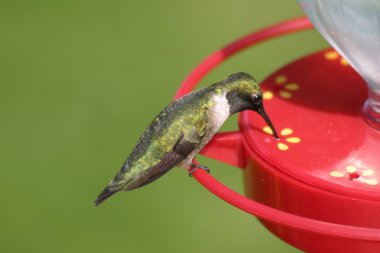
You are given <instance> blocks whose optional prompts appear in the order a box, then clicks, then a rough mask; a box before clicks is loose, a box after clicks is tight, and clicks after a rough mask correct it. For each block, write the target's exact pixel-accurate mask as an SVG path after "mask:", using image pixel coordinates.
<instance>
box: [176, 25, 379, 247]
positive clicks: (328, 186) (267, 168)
mask: <svg viewBox="0 0 380 253" xmlns="http://www.w3.org/2000/svg"><path fill="white" fill-rule="evenodd" d="M309 28H312V25H311V24H310V22H309V21H308V20H307V19H306V18H301V19H296V20H291V21H288V22H285V23H281V24H279V25H275V26H272V27H269V28H267V29H264V30H262V31H259V32H257V33H254V34H251V35H248V36H246V37H244V38H242V39H240V40H237V41H235V42H233V43H232V44H230V45H228V46H227V47H225V48H223V49H222V50H220V51H217V52H215V53H214V54H212V55H211V56H209V57H208V58H207V59H206V60H205V61H204V62H202V63H201V64H200V65H199V66H198V67H197V68H196V69H195V70H194V71H193V72H192V73H191V74H190V75H189V77H188V78H187V79H186V80H185V82H184V83H183V84H182V87H181V88H180V89H179V91H178V92H177V95H176V98H178V97H180V96H182V95H185V94H186V93H188V92H189V91H191V89H192V88H193V87H194V86H195V85H197V83H198V82H199V81H200V80H201V79H202V78H203V77H204V76H205V75H206V74H207V73H209V72H210V71H211V70H212V69H213V68H215V67H216V66H217V65H218V64H220V63H221V62H223V61H224V60H226V59H228V58H229V57H230V56H231V55H233V54H235V53H237V52H239V51H241V50H242V49H245V48H247V47H249V46H253V45H255V44H257V43H259V42H261V41H264V40H267V39H270V38H273V37H276V36H279V35H283V34H287V33H291V32H295V31H299V30H303V29H309ZM262 89H263V92H264V93H263V94H264V99H265V102H264V103H265V107H266V111H267V112H268V114H269V115H270V117H271V119H272V121H273V123H274V125H275V127H276V129H277V131H278V132H279V134H280V140H276V139H274V138H273V136H272V133H271V131H270V129H269V128H268V127H267V126H266V124H265V122H264V121H263V120H262V119H261V118H260V116H259V115H257V114H255V113H254V112H249V111H245V112H242V113H240V117H239V126H240V128H239V130H238V131H237V132H228V133H220V134H217V135H216V136H215V137H214V139H213V140H212V141H211V142H210V143H209V144H208V145H207V146H206V147H205V148H204V149H203V150H202V154H204V155H205V156H208V157H211V158H214V159H217V160H221V161H224V162H226V163H228V164H231V165H234V166H237V167H240V168H242V169H243V172H244V181H245V190H246V195H247V197H244V196H242V195H240V194H238V193H236V192H234V191H232V190H231V189H229V188H228V187H226V186H224V185H223V184H221V183H220V182H218V181H217V180H215V179H214V178H213V177H212V176H211V175H209V174H207V173H205V172H204V171H203V170H197V171H196V172H195V173H194V177H195V178H196V179H197V180H198V181H199V182H200V183H201V184H202V185H203V186H204V187H206V188H207V189H208V190H210V191H211V192H212V193H214V194H215V195H217V196H218V197H220V198H222V199H224V200H225V201H227V202H229V203H230V204H232V205H234V206H236V207H238V208H240V209H242V210H243V211H245V212H248V213H251V214H253V215H255V216H257V217H259V218H260V220H261V221H262V222H263V224H264V225H265V226H266V227H267V228H268V229H269V230H270V231H271V232H272V233H274V234H275V235H277V236H278V237H279V238H281V239H282V240H284V241H286V242H288V243H290V244H291V245H293V246H295V247H297V248H299V249H301V250H304V251H307V252H324V253H325V252H346V253H348V252H361V253H368V252H380V159H379V157H378V155H379V147H380V132H379V130H376V129H374V128H372V127H371V126H369V125H368V124H367V123H366V121H365V120H364V119H363V116H362V114H363V113H362V107H363V103H364V102H365V100H366V99H367V86H366V84H365V82H364V81H363V79H362V78H361V77H360V76H359V75H358V74H357V73H356V72H355V71H354V70H353V69H352V68H351V67H350V66H349V64H348V63H347V61H346V60H345V59H343V58H342V57H341V56H340V55H339V54H338V53H337V52H336V51H334V50H333V49H327V50H324V51H321V52H317V53H314V54H312V55H310V56H307V57H305V58H302V59H300V60H297V61H295V62H293V63H290V64H289V65H287V66H285V67H283V68H281V69H280V70H278V71H276V72H274V73H273V74H272V75H271V76H269V77H268V78H267V79H266V80H265V81H263V82H262Z"/></svg>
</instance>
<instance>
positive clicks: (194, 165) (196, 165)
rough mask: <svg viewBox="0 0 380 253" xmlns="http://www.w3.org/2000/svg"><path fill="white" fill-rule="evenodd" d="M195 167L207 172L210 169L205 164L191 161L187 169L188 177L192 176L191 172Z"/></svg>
mask: <svg viewBox="0 0 380 253" xmlns="http://www.w3.org/2000/svg"><path fill="white" fill-rule="evenodd" d="M197 169H202V170H204V171H206V172H207V173H210V169H209V168H208V167H206V166H202V165H200V164H195V163H192V164H191V166H190V170H189V177H192V176H193V173H194V172H195V171H196V170H197Z"/></svg>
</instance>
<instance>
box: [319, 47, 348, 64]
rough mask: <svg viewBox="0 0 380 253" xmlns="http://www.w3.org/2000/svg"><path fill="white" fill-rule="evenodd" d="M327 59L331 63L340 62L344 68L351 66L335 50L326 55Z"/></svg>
mask: <svg viewBox="0 0 380 253" xmlns="http://www.w3.org/2000/svg"><path fill="white" fill-rule="evenodd" d="M325 59H327V60H329V61H334V60H339V62H340V64H341V65H343V66H349V65H350V64H349V63H348V61H347V60H346V59H344V58H343V57H341V56H340V55H339V54H338V53H337V52H336V51H335V50H330V51H327V52H326V53H325Z"/></svg>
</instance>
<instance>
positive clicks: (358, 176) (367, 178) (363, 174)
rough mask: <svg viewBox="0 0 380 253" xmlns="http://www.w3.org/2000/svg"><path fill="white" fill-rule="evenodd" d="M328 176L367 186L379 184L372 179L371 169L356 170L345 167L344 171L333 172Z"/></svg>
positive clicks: (353, 167)
mask: <svg viewBox="0 0 380 253" xmlns="http://www.w3.org/2000/svg"><path fill="white" fill-rule="evenodd" d="M330 176H332V177H338V178H347V179H349V180H351V181H354V180H355V181H359V182H361V183H365V184H369V185H378V184H379V182H378V181H377V180H376V179H375V178H374V176H375V171H374V170H373V169H371V168H365V169H358V168H357V167H356V166H354V165H347V166H346V168H345V171H338V170H333V171H331V172H330Z"/></svg>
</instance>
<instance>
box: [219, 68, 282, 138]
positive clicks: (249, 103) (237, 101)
mask: <svg viewBox="0 0 380 253" xmlns="http://www.w3.org/2000/svg"><path fill="white" fill-rule="evenodd" d="M219 84H220V87H221V89H223V90H224V91H225V92H226V98H227V100H228V103H229V105H230V113H231V114H233V113H236V112H240V111H244V110H253V111H256V112H257V113H259V114H260V116H261V117H263V119H264V120H265V122H266V123H267V124H268V126H269V127H270V128H271V129H272V131H273V136H274V137H275V138H276V139H278V135H277V132H276V130H275V129H274V126H273V124H272V122H271V120H270V119H269V117H268V115H267V114H266V112H265V110H264V104H263V94H262V91H261V89H260V86H259V85H258V83H257V82H256V80H255V79H254V78H253V77H252V76H251V75H249V74H247V73H243V72H241V73H237V74H233V75H230V76H228V77H227V78H225V79H224V80H223V81H222V82H220V83H219Z"/></svg>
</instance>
